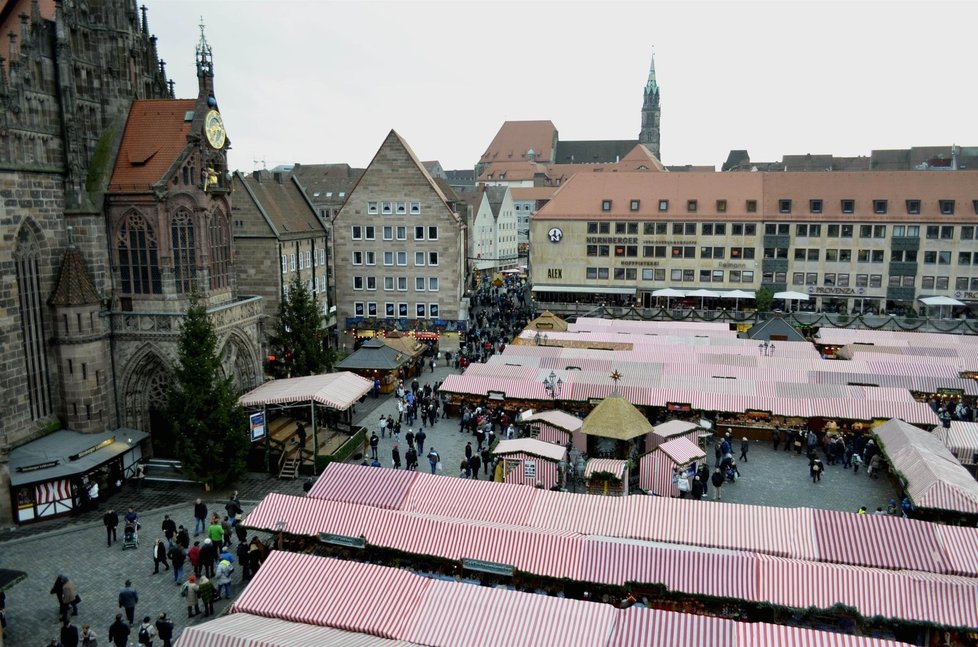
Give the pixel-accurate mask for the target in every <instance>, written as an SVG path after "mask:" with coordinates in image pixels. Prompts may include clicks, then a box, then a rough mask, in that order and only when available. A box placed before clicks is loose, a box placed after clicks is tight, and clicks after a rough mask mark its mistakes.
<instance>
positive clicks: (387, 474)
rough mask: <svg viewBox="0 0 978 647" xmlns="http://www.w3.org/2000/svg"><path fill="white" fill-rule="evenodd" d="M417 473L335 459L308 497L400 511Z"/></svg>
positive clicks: (317, 480)
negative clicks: (371, 466)
mask: <svg viewBox="0 0 978 647" xmlns="http://www.w3.org/2000/svg"><path fill="white" fill-rule="evenodd" d="M416 476H417V472H410V471H407V470H404V471H402V470H389V469H377V468H371V469H362V466H359V465H350V464H347V463H338V462H333V463H330V464H329V465H327V466H326V469H325V470H323V473H322V474H321V475H320V476H319V478H318V479H316V482H315V484H313V486H312V489H311V490H310V491H309V493H308V494H307V495H306V496H309V497H312V498H314V499H326V500H329V501H341V502H346V503H358V504H361V505H369V506H373V507H375V508H384V509H387V510H397V509H399V508H400V507H401V504H402V503H403V501H404V498H405V497H406V496H407V493H408V490H409V489H410V488H411V484H412V483H413V482H414V479H415V477H416Z"/></svg>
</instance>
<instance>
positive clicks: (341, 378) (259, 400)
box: [238, 371, 374, 411]
mask: <svg viewBox="0 0 978 647" xmlns="http://www.w3.org/2000/svg"><path fill="white" fill-rule="evenodd" d="M373 386H374V385H373V382H371V381H370V380H368V379H367V378H364V377H360V376H359V375H356V374H355V373H350V372H347V371H343V372H340V373H326V374H324V375H309V376H307V377H292V378H288V379H284V380H271V381H269V382H265V383H264V384H262V385H261V386H259V387H257V388H255V389H253V390H251V391H249V392H248V393H245V394H244V395H242V396H241V397H240V398H238V403H239V404H241V406H243V407H260V406H264V405H269V404H286V403H292V402H295V403H303V402H309V401H314V402H318V403H319V404H324V405H326V406H327V407H331V408H333V409H338V410H340V411H345V410H346V409H349V408H350V407H352V406H353V405H354V404H356V402H357V400H359V399H360V398H362V397H363V396H365V395H366V394H368V393H370V389H372V388H373Z"/></svg>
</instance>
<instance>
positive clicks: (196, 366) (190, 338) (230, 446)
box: [169, 299, 249, 487]
mask: <svg viewBox="0 0 978 647" xmlns="http://www.w3.org/2000/svg"><path fill="white" fill-rule="evenodd" d="M169 414H170V420H171V421H172V425H173V431H174V436H175V438H176V445H177V447H176V449H177V456H178V457H179V459H180V461H181V462H182V463H183V470H184V472H185V473H186V474H187V475H188V476H189V477H190V478H193V479H195V480H197V481H200V482H202V483H205V484H207V485H210V486H213V487H223V486H226V485H229V484H231V483H232V482H234V480H235V479H236V478H237V477H238V476H240V475H241V474H242V473H243V472H244V470H245V456H246V455H247V453H248V445H249V438H248V425H247V416H246V415H245V412H244V409H242V408H241V406H240V405H239V404H238V402H237V397H236V396H235V394H234V388H233V387H232V379H231V377H223V376H222V374H221V363H220V360H219V359H218V357H217V335H216V334H215V333H214V326H213V325H212V324H211V321H210V319H209V318H208V317H207V309H206V307H205V306H204V304H203V303H201V302H200V301H198V300H196V299H194V300H193V302H192V303H191V306H190V309H189V310H188V311H187V316H186V318H185V319H184V321H183V328H182V330H181V331H180V365H179V366H178V367H177V371H176V379H175V380H174V382H173V385H172V386H171V390H170V405H169Z"/></svg>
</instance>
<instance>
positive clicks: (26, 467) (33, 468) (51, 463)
mask: <svg viewBox="0 0 978 647" xmlns="http://www.w3.org/2000/svg"><path fill="white" fill-rule="evenodd" d="M60 462H61V461H57V460H55V461H48V462H46V463H36V464H34V465H24V466H23V467H18V468H17V471H18V472H21V473H23V472H36V471H37V470H46V469H47V468H49V467H54V466H55V465H57V464H59V463H60Z"/></svg>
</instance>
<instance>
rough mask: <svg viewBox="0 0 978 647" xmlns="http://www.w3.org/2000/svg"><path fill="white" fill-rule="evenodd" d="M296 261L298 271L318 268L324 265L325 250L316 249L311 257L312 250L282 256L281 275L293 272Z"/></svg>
mask: <svg viewBox="0 0 978 647" xmlns="http://www.w3.org/2000/svg"><path fill="white" fill-rule="evenodd" d="M296 259H298V267H299V269H300V270H302V269H309V268H313V267H319V266H320V265H325V264H326V248H322V249H317V250H316V255H315V256H313V254H312V250H309V251H304V252H299V254H298V256H297V255H296V254H282V274H285V273H286V272H294V271H295V269H296Z"/></svg>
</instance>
